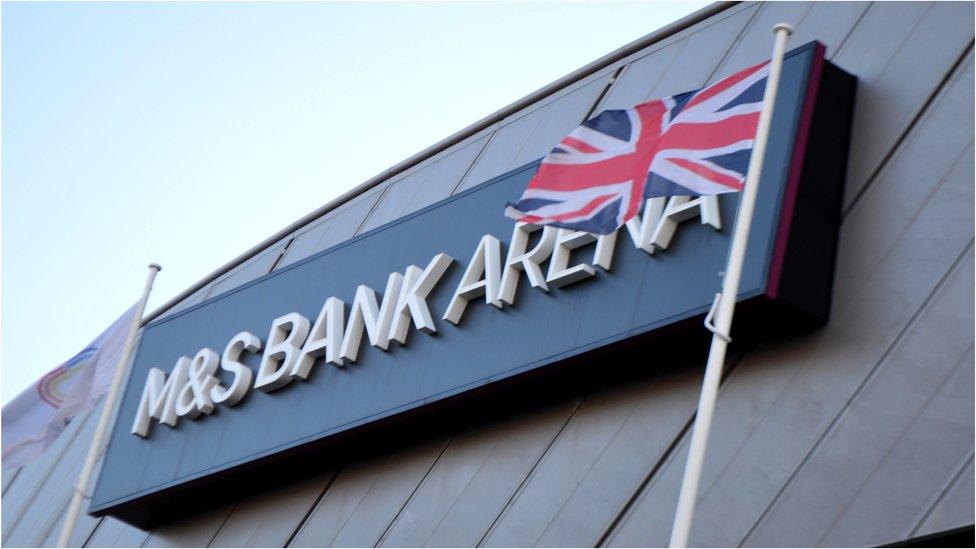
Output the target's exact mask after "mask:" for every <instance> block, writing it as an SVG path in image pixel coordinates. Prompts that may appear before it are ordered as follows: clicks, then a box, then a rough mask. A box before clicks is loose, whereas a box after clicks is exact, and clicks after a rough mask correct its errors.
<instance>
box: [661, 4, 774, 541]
mask: <svg viewBox="0 0 976 549" xmlns="http://www.w3.org/2000/svg"><path fill="white" fill-rule="evenodd" d="M773 32H774V33H775V38H774V41H773V56H772V59H771V60H770V62H769V76H768V77H767V80H766V91H765V94H764V95H763V106H762V110H761V111H760V113H759V123H758V125H757V128H756V139H755V142H754V143H753V148H752V155H751V157H750V159H749V171H748V173H747V174H746V181H745V186H744V187H745V188H744V189H743V193H742V198H741V199H740V201H739V208H738V212H737V213H736V219H735V230H734V232H733V234H732V243H731V245H730V247H729V257H728V264H727V266H726V269H725V278H724V280H723V282H722V293H720V294H718V295H717V296H716V297H715V302H714V303H713V304H712V310H711V311H710V312H709V313H708V316H706V317H705V325H706V327H708V329H709V330H711V331H712V346H711V349H710V350H709V353H708V363H707V365H706V366H705V378H704V380H703V381H702V391H701V396H700V397H699V399H698V413H697V415H696V416H695V425H694V427H693V430H692V433H691V445H690V447H689V448H688V461H687V462H686V463H685V472H684V478H683V479H682V481H681V492H680V493H679V495H678V507H677V509H676V510H675V514H674V524H673V526H672V527H671V543H670V546H671V547H687V546H688V534H689V533H690V531H691V520H692V517H693V516H694V512H695V502H696V500H697V499H698V484H699V481H700V479H701V471H702V465H703V464H704V461H705V448H706V446H707V444H708V432H709V430H710V429H711V426H712V416H713V414H714V412H715V400H716V399H717V397H718V387H719V383H720V382H721V380H722V367H723V366H724V364H725V351H726V349H727V348H728V344H729V341H731V339H730V338H729V330H730V328H731V327H732V315H733V313H734V311H735V301H736V296H737V295H738V293H739V278H740V277H741V275H742V264H743V262H744V260H745V254H746V245H747V244H748V242H749V229H750V226H751V225H752V214H753V210H754V209H755V206H756V197H757V195H758V190H759V179H760V175H761V174H762V164H763V157H765V155H766V143H767V142H768V141H769V127H770V123H771V122H772V119H773V104H774V103H775V102H776V90H777V87H778V86H779V77H780V73H781V72H782V69H783V54H784V52H785V51H786V39H787V38H788V37H789V36H790V34H792V33H793V27H791V26H790V25H789V24H787V23H777V24H776V26H774V27H773Z"/></svg>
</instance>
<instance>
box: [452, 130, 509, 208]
mask: <svg viewBox="0 0 976 549" xmlns="http://www.w3.org/2000/svg"><path fill="white" fill-rule="evenodd" d="M499 129H501V122H496V123H495V129H494V130H492V131H491V132H489V133H488V136H487V138H486V139H485V143H484V144H483V145H482V146H481V149H479V150H478V154H476V155H474V159H473V160H471V163H470V164H468V167H467V168H465V170H464V173H462V174H461V177H459V178H458V181H457V183H455V184H454V188H452V189H451V192H450V193H448V195H447V196H454V193H456V192H457V191H458V188H460V187H461V184H462V183H464V178H466V177H468V174H469V173H471V170H472V169H474V167H475V165H476V164H477V163H478V161H479V160H481V156H482V155H483V154H484V153H485V151H486V150H487V149H488V144H489V143H491V140H492V139H494V138H495V135H496V134H497V133H498V130H499Z"/></svg>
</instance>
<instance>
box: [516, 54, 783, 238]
mask: <svg viewBox="0 0 976 549" xmlns="http://www.w3.org/2000/svg"><path fill="white" fill-rule="evenodd" d="M768 72H769V63H768V62H765V63H760V64H758V65H755V66H752V67H749V68H748V69H745V70H743V71H740V72H737V73H735V74H733V75H732V76H729V77H728V78H725V79H724V80H721V81H719V82H716V83H715V84H712V85H711V86H708V87H705V88H702V89H700V90H695V91H691V92H686V93H682V94H678V95H674V96H671V97H666V98H664V99H654V100H651V101H648V102H646V103H641V104H640V105H637V106H635V107H631V108H629V109H620V110H607V111H603V112H601V113H600V114H598V115H597V116H595V117H593V118H591V119H589V120H587V121H586V122H584V123H583V124H582V125H581V126H579V127H577V128H576V129H575V130H573V132H572V133H570V134H569V135H568V136H566V137H565V138H564V139H563V140H562V141H560V142H559V144H558V145H556V147H555V148H554V149H552V151H550V152H549V154H548V155H546V157H545V158H544V159H543V160H542V164H541V165H540V166H539V170H538V171H537V172H536V174H535V176H534V177H533V178H532V180H531V181H530V182H529V186H528V188H527V189H526V190H525V192H524V193H523V194H522V197H521V199H520V200H519V201H518V202H514V203H509V205H508V208H507V209H506V210H505V215H506V216H508V217H510V218H512V219H515V220H517V221H525V222H527V223H532V224H536V225H553V226H556V227H563V228H566V229H574V230H581V231H587V232H591V233H597V234H609V233H612V232H613V231H615V230H617V229H618V228H620V226H622V225H623V224H624V223H626V222H627V220H629V219H630V218H631V217H633V216H634V215H635V214H637V212H638V210H639V208H640V206H641V204H642V203H643V202H644V199H645V198H651V197H656V196H674V195H706V194H718V193H728V192H736V191H739V190H741V189H742V184H743V182H744V181H745V176H746V172H747V171H748V169H749V156H750V154H751V153H752V144H753V139H754V138H755V135H756V126H757V124H758V122H759V111H760V109H761V108H762V101H763V94H764V93H765V88H766V76H767V74H768Z"/></svg>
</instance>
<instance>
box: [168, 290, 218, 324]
mask: <svg viewBox="0 0 976 549" xmlns="http://www.w3.org/2000/svg"><path fill="white" fill-rule="evenodd" d="M213 285H214V283H213V282H211V283H209V284H207V285H205V286H203V287H202V288H200V289H199V290H197V291H195V292H193V293H192V294H190V295H188V296H186V298H185V299H184V300H183V301H180V302H179V303H177V304H176V305H173V307H172V308H170V309H168V310H166V311H164V312H163V313H162V314H160V315H159V318H166V317H168V316H172V315H175V314H176V313H178V312H180V311H184V310H186V309H189V308H190V307H192V306H194V305H197V304H200V303H203V300H204V299H206V298H207V294H209V293H210V288H211V287H213Z"/></svg>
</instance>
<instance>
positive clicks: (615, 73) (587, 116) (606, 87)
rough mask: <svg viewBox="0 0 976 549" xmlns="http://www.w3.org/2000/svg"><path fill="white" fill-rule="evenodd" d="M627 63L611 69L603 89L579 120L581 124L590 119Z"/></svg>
mask: <svg viewBox="0 0 976 549" xmlns="http://www.w3.org/2000/svg"><path fill="white" fill-rule="evenodd" d="M629 65H630V63H627V64H626V65H620V66H619V67H617V70H615V71H613V74H612V75H610V78H609V79H608V80H607V83H606V84H605V85H604V86H603V91H601V92H600V95H598V96H597V97H596V101H594V102H593V104H592V105H590V108H589V109H588V110H587V111H586V113H585V114H584V115H583V120H581V121H580V123H581V124H582V123H583V122H586V121H587V120H589V119H590V117H591V116H593V113H594V112H596V109H597V108H599V106H600V103H601V102H602V101H603V99H604V98H605V97H606V96H607V94H608V93H610V89H611V88H613V85H614V84H615V83H616V82H617V79H619V78H620V75H621V73H623V72H624V69H626V68H627V67H628V66H629Z"/></svg>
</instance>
